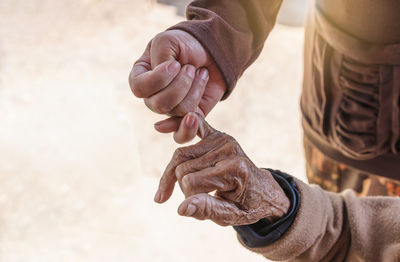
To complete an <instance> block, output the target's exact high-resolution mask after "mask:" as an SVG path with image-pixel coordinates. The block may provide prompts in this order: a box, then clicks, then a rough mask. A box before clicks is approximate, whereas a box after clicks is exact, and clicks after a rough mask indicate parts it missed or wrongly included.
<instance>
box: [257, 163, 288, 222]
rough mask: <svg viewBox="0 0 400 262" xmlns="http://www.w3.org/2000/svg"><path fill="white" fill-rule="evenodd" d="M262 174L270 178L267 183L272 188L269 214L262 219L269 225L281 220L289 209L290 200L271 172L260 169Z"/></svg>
mask: <svg viewBox="0 0 400 262" xmlns="http://www.w3.org/2000/svg"><path fill="white" fill-rule="evenodd" d="M260 170H261V171H262V172H264V173H265V175H267V176H268V177H270V178H272V179H270V181H269V183H270V184H271V187H272V188H273V191H274V193H273V196H274V197H273V198H272V199H271V205H272V207H271V211H272V212H271V213H270V214H269V215H268V216H266V217H264V219H265V220H267V221H268V222H269V223H274V222H275V221H277V220H279V219H281V218H283V217H284V216H285V215H286V214H287V213H288V212H289V209H290V199H289V197H288V195H287V193H286V192H285V190H284V189H283V188H282V186H281V185H280V183H279V180H277V178H276V177H275V176H274V175H273V173H272V172H270V171H269V170H266V169H260Z"/></svg>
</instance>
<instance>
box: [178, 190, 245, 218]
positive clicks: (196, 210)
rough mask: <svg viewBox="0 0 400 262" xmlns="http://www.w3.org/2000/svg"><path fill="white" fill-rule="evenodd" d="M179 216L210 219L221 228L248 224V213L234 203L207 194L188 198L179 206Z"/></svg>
mask: <svg viewBox="0 0 400 262" xmlns="http://www.w3.org/2000/svg"><path fill="white" fill-rule="evenodd" d="M178 214H179V215H181V216H187V217H193V218H196V219H199V220H205V219H210V220H212V221H214V222H215V223H217V224H218V225H221V226H236V225H241V224H245V223H246V222H247V216H246V212H244V211H242V210H240V209H239V208H238V207H237V206H236V205H235V204H234V203H232V202H229V201H227V200H224V199H222V198H218V197H215V196H211V195H209V194H206V193H201V194H197V195H194V196H191V197H188V198H186V199H185V200H184V201H183V202H182V203H181V205H180V206H179V208H178Z"/></svg>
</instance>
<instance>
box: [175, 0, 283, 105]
mask: <svg viewBox="0 0 400 262" xmlns="http://www.w3.org/2000/svg"><path fill="white" fill-rule="evenodd" d="M281 2H282V0H195V1H193V2H191V3H190V4H189V6H188V7H187V10H186V16H187V19H188V21H184V22H181V23H179V24H177V25H175V26H173V27H171V28H169V30H171V29H180V30H184V31H186V32H188V33H190V34H192V35H193V36H194V37H196V38H197V39H198V40H199V41H200V42H201V43H202V44H203V46H204V47H205V48H206V49H207V50H208V52H209V53H210V55H211V57H212V58H213V59H214V61H215V62H216V64H217V65H218V67H219V69H220V70H221V72H222V74H223V76H224V78H225V82H226V84H227V87H228V90H227V92H226V94H225V95H224V97H223V99H225V98H226V97H227V96H228V95H229V93H230V92H231V91H232V89H233V88H234V86H235V84H236V82H237V80H238V78H239V77H240V76H241V75H242V73H243V72H244V70H245V69H246V68H247V67H248V66H249V65H250V64H251V63H252V62H253V61H254V60H255V59H256V58H257V56H258V55H259V54H260V52H261V50H262V48H263V45H264V41H265V39H266V38H267V36H268V34H269V32H270V31H271V30H272V27H273V26H274V24H275V20H276V16H277V14H278V11H279V7H280V5H281Z"/></svg>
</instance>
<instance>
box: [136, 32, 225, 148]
mask: <svg viewBox="0 0 400 262" xmlns="http://www.w3.org/2000/svg"><path fill="white" fill-rule="evenodd" d="M129 84H130V86H131V89H132V92H133V93H134V95H135V96H137V97H139V98H143V99H144V102H145V104H146V106H147V107H148V108H150V109H151V110H152V111H154V112H156V113H159V114H168V115H169V116H171V118H169V119H166V120H163V121H160V122H158V123H156V124H155V128H156V130H158V131H159V132H162V133H170V132H176V133H175V134H174V139H175V141H176V142H178V143H184V142H188V141H190V140H191V139H193V138H194V136H195V135H194V136H192V137H190V136H188V134H187V133H186V134H184V133H182V131H181V130H184V129H191V130H194V131H191V132H189V133H190V134H196V131H197V128H198V125H196V124H193V121H191V119H189V120H190V121H189V120H188V121H182V117H183V116H184V115H186V114H187V113H188V112H197V113H199V114H200V115H202V116H206V115H207V114H208V113H209V112H210V111H211V109H212V108H214V106H215V105H216V104H217V102H218V101H219V100H220V99H221V97H222V96H223V94H224V93H225V91H226V85H225V82H224V79H223V77H222V74H221V72H220V70H219V69H218V67H217V65H216V64H215V62H214V61H213V59H212V58H211V57H210V56H209V54H208V52H207V51H206V50H205V49H204V47H203V46H202V45H201V43H200V42H199V41H198V40H197V39H196V38H194V37H193V36H192V35H190V34H189V33H186V32H184V31H181V30H170V31H166V32H162V33H160V34H158V35H157V36H156V37H154V38H153V39H152V40H151V41H150V43H149V44H148V45H147V48H146V50H145V52H144V54H143V55H142V57H140V58H139V59H138V60H137V61H136V62H135V64H134V66H133V68H132V71H131V73H130V76H129ZM182 124H185V125H186V128H182V127H181V128H180V126H181V125H182Z"/></svg>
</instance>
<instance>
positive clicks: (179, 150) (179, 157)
mask: <svg viewBox="0 0 400 262" xmlns="http://www.w3.org/2000/svg"><path fill="white" fill-rule="evenodd" d="M184 151H185V149H184V148H183V147H179V148H177V149H176V150H175V152H174V155H173V159H174V160H176V161H180V160H182V159H184V157H185V152H184Z"/></svg>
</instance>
